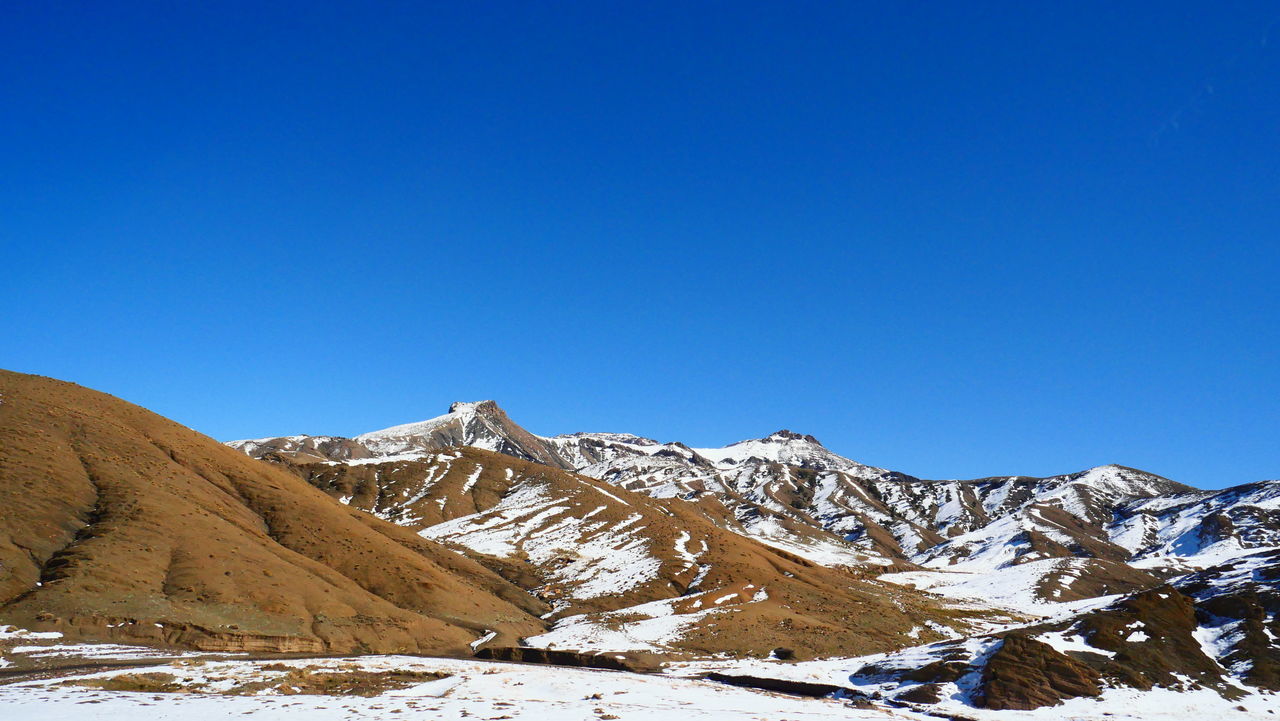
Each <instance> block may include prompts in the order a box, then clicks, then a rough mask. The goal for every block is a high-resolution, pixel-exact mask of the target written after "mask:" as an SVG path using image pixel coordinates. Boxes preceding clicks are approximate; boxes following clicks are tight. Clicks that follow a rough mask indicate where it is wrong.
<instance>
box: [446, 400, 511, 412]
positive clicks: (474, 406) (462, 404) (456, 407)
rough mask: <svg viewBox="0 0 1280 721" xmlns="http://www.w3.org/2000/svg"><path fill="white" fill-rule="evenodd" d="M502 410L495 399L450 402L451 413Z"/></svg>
mask: <svg viewBox="0 0 1280 721" xmlns="http://www.w3.org/2000/svg"><path fill="white" fill-rule="evenodd" d="M498 410H501V409H500V408H498V404H497V402H495V401H471V402H467V401H454V402H453V403H450V404H449V412H450V413H465V412H466V411H474V412H476V413H492V412H494V411H498Z"/></svg>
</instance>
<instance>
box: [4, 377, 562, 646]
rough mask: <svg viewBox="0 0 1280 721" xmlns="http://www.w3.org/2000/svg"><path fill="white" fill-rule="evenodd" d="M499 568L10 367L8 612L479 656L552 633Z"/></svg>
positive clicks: (99, 632)
mask: <svg viewBox="0 0 1280 721" xmlns="http://www.w3.org/2000/svg"><path fill="white" fill-rule="evenodd" d="M546 610H547V609H546V606H545V604H543V603H542V602H540V601H538V600H536V599H534V598H532V597H530V596H528V595H527V594H525V593H523V592H522V591H521V590H520V589H518V588H517V587H515V586H514V585H512V584H511V583H509V582H507V581H505V580H503V579H502V578H500V577H499V576H497V575H496V574H494V573H492V572H490V571H488V570H486V569H485V568H484V567H482V566H480V565H478V564H476V563H474V562H472V561H469V560H467V559H466V558H464V557H462V556H459V555H458V554H456V553H454V552H451V551H449V550H446V549H444V548H442V547H441V546H439V545H438V544H435V543H432V542H429V541H426V540H423V539H421V538H419V537H418V536H416V535H415V534H413V533H411V532H409V531H407V530H406V529H403V528H400V527H397V526H396V525H394V524H391V523H387V522H385V521H382V520H380V519H378V518H375V517H373V516H370V515H369V514H367V513H364V512H363V511H360V510H357V509H354V508H350V507H348V506H345V505H342V504H340V503H337V502H335V501H334V500H333V499H332V498H330V497H329V496H327V495H326V494H324V493H322V492H321V491H319V490H317V489H315V488H314V487H312V486H311V485H309V484H307V483H306V482H305V481H303V480H302V479H300V478H298V477H297V476H296V475H293V474H291V473H288V472H286V471H283V470H280V469H278V468H275V467H272V466H271V465H269V464H266V463H262V462H260V461H256V460H253V459H250V458H248V457H246V456H244V455H243V454H241V453H239V452H237V451H235V450H233V449H231V448H227V447H226V446H223V445H222V444H220V443H218V442H216V441H214V440H212V439H210V438H207V437H205V436H202V435H200V434H198V433H196V432H194V431H191V430H190V429H187V428H185V427H183V426H181V425H179V424H177V423H174V422H172V421H169V420H166V419H164V418H161V417H160V416H157V415H155V414H153V413H150V412H148V411H146V410H144V409H142V408H139V407H137V406H134V405H132V404H129V403H126V402H124V401H121V400H119V399H116V398H113V397H111V396H108V395H105V394H102V393H98V392H95V391H91V390H88V389H85V388H82V387H79V386H76V385H73V384H69V383H63V382H60V381H55V380H51V379H47V378H42V377H37V376H29V375H22V374H18V373H12V372H7V371H0V620H3V621H7V622H13V623H17V624H19V625H23V626H27V627H33V628H43V629H49V630H58V631H62V632H64V633H67V634H68V635H69V636H71V637H79V638H92V639H120V640H135V641H144V642H153V643H167V644H176V645H183V646H192V647H197V648H204V649H226V650H240V649H246V650H264V651H290V652H294V651H296V652H350V651H362V650H363V651H374V652H393V651H409V652H465V651H467V650H468V649H467V645H468V643H469V642H470V641H472V640H474V639H475V638H477V637H478V636H479V635H481V634H483V633H484V632H485V630H486V629H494V630H498V631H500V632H501V636H502V637H513V638H514V637H515V636H518V635H526V634H529V633H536V632H538V631H539V630H540V629H541V628H542V627H543V623H542V622H540V621H539V620H538V619H537V618H536V615H537V614H540V613H543V612H545V611H546Z"/></svg>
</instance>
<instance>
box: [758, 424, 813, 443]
mask: <svg viewBox="0 0 1280 721" xmlns="http://www.w3.org/2000/svg"><path fill="white" fill-rule="evenodd" d="M761 440H765V441H805V442H807V443H812V444H814V445H815V446H821V445H822V442H821V441H819V440H818V439H817V438H814V437H813V436H810V435H807V434H804V433H796V432H795V431H790V430H787V429H786V428H783V429H782V430H780V431H774V432H773V433H770V434H769V435H768V436H766V437H765V438H763V439H761ZM824 447H825V446H824Z"/></svg>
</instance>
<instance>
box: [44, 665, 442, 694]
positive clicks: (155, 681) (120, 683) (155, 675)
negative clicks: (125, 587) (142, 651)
mask: <svg viewBox="0 0 1280 721" xmlns="http://www.w3.org/2000/svg"><path fill="white" fill-rule="evenodd" d="M263 670H264V671H282V672H283V673H279V674H276V675H273V676H270V677H268V678H264V679H260V680H257V681H245V682H243V683H239V684H236V685H235V686H232V687H231V688H229V689H226V690H223V691H216V692H211V691H209V690H208V689H207V687H206V685H205V684H203V683H186V682H184V681H183V680H181V679H179V678H178V677H177V676H175V675H173V674H170V673H161V672H149V673H123V674H118V675H115V676H109V677H106V678H88V679H72V680H68V681H64V682H63V683H64V684H66V685H71V686H86V687H89V688H98V689H102V690H104V691H134V692H144V693H217V694H219V695H222V696H254V695H257V694H260V693H263V692H268V693H271V694H273V695H275V694H279V695H283V696H296V695H319V696H364V697H371V696H378V695H380V694H382V693H385V692H387V691H395V690H398V689H403V688H409V687H410V686H415V685H417V684H420V683H426V682H428V681H435V680H438V679H442V678H446V677H447V676H448V675H449V674H446V673H439V672H435V671H365V670H359V669H353V670H343V671H334V670H329V669H321V668H318V667H315V666H308V667H305V668H296V667H292V666H284V665H276V666H264V667H263Z"/></svg>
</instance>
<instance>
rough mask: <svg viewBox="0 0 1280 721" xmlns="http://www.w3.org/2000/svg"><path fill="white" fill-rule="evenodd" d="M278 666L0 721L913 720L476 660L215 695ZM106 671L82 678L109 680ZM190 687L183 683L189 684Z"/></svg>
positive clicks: (32, 694) (27, 694)
mask: <svg viewBox="0 0 1280 721" xmlns="http://www.w3.org/2000/svg"><path fill="white" fill-rule="evenodd" d="M281 665H282V664H280V663H279V662H276V663H274V664H272V663H267V662H248V661H233V662H219V663H206V664H203V665H199V666H193V665H177V666H170V665H161V666H154V667H147V668H141V669H129V670H128V671H127V673H132V674H140V673H168V674H173V675H175V676H177V677H179V678H181V679H182V680H183V681H184V682H186V683H189V684H198V683H207V684H209V685H208V686H207V687H206V688H208V689H210V690H211V691H215V692H209V693H152V692H126V691H104V690H100V689H95V688H88V687H84V686H79V685H64V684H62V683H61V682H60V681H33V682H26V683H19V684H13V685H8V686H0V718H3V719H5V720H6V721H63V720H64V719H65V720H68V721H70V720H72V719H74V721H83V720H84V719H86V718H92V719H95V721H137V719H139V718H145V719H182V721H206V720H210V721H212V720H213V719H218V720H219V721H221V719H226V718H233V717H241V716H248V717H250V718H258V719H294V718H296V719H306V720H307V721H326V720H329V719H333V720H335V721H336V720H338V719H344V720H345V719H383V718H385V719H457V718H464V717H470V718H477V719H527V720H529V721H535V720H536V721H579V720H581V721H600V720H601V719H625V720H628V721H629V720H631V719H635V720H636V721H641V720H652V721H668V720H670V719H682V720H684V719H687V720H689V721H693V720H695V719H696V720H699V721H719V720H733V721H745V720H747V719H758V720H760V721H764V720H765V719H784V718H785V719H795V720H797V721H800V720H801V719H827V718H840V719H854V720H861V719H868V720H870V719H878V720H881V721H883V720H884V719H919V718H923V717H921V716H917V715H915V714H909V713H904V712H897V711H890V710H878V709H871V710H862V709H855V708H852V707H851V706H849V705H847V704H846V703H844V702H841V701H836V700H824V699H804V698H794V697H788V696H782V695H778V694H770V693H764V692H757V691H751V690H747V689H741V688H735V687H732V686H727V685H724V684H720V683H715V682H710V681H700V680H692V679H681V678H671V677H665V676H653V675H638V674H630V673H622V672H617V671H594V670H587V669H571V668H558V667H547V666H531V665H518V664H504V663H493V662H482V661H461V660H450V659H428V658H417V657H408V656H366V657H359V658H348V659H324V660H297V661H287V662H284V664H283V665H287V666H292V667H298V668H302V667H319V668H321V669H323V670H343V669H352V668H355V669H359V670H362V671H424V672H433V671H434V672H441V673H445V674H448V676H447V677H445V678H441V679H439V680H435V681H428V682H425V683H421V684H418V685H416V686H412V687H409V688H403V689H399V690H393V691H387V692H385V693H383V694H381V695H378V696H372V697H362V696H316V695H287V694H284V693H280V692H277V691H275V690H274V689H272V690H271V691H270V692H268V693H264V694H261V695H249V696H240V695H233V696H228V695H221V694H219V693H216V691H217V690H218V689H219V688H221V687H220V686H219V684H222V686H225V685H226V683H227V682H226V681H225V679H227V678H234V679H236V680H238V681H248V680H254V679H259V678H264V677H267V678H270V677H271V675H272V674H279V673H280V671H278V670H275V671H273V670H268V668H267V667H271V666H273V667H275V668H277V669H278V668H279V667H280V666H281ZM125 672H126V671H111V672H108V673H100V674H94V675H91V676H84V677H77V678H78V679H80V680H83V679H93V678H102V677H107V676H114V675H119V674H120V673H125ZM188 679H189V681H188Z"/></svg>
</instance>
